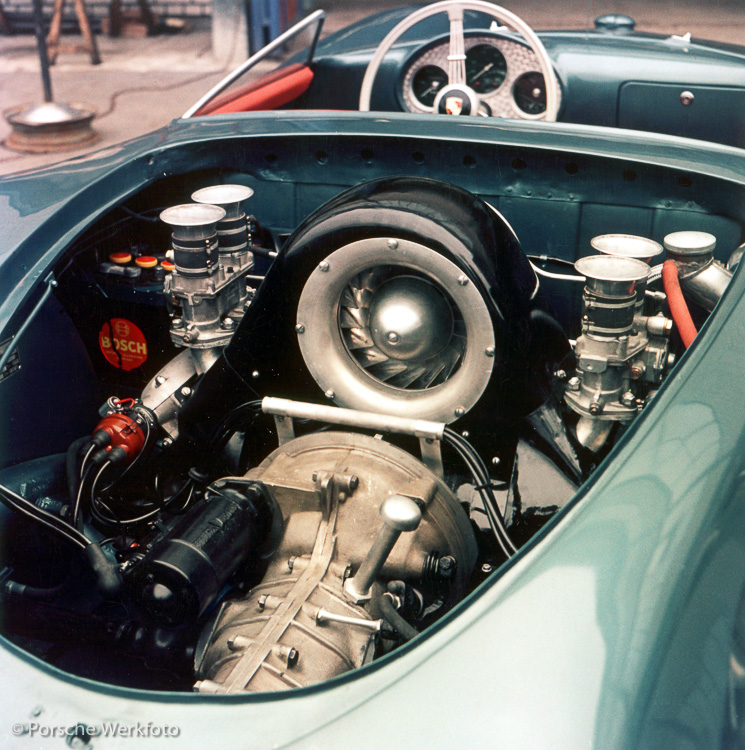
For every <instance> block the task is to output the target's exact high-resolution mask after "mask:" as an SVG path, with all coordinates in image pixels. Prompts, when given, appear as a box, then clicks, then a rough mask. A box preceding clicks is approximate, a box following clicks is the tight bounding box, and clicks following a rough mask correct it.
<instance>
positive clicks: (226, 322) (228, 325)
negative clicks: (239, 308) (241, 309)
mask: <svg viewBox="0 0 745 750" xmlns="http://www.w3.org/2000/svg"><path fill="white" fill-rule="evenodd" d="M220 325H221V326H222V327H223V328H224V329H225V330H226V331H230V330H232V329H233V327H234V326H235V321H234V320H233V319H232V318H223V320H222V323H221V324H220Z"/></svg>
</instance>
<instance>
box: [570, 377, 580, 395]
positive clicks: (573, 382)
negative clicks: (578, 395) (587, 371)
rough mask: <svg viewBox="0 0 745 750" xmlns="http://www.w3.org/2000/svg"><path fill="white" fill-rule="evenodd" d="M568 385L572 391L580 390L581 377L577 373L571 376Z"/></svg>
mask: <svg viewBox="0 0 745 750" xmlns="http://www.w3.org/2000/svg"><path fill="white" fill-rule="evenodd" d="M567 386H568V387H569V390H570V391H578V390H579V386H580V382H579V378H578V377H577V376H576V375H575V376H574V377H571V378H569V382H568V383H567Z"/></svg>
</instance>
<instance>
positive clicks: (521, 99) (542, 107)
mask: <svg viewBox="0 0 745 750" xmlns="http://www.w3.org/2000/svg"><path fill="white" fill-rule="evenodd" d="M512 95H513V96H514V98H515V104H517V106H518V107H519V108H520V109H521V110H522V111H523V112H525V114H527V115H541V114H543V113H544V112H545V111H546V82H545V80H544V79H543V76H542V75H541V74H540V73H538V72H537V71H532V72H530V73H523V75H521V76H520V77H519V78H518V79H517V80H516V81H515V85H514V86H513V88H512Z"/></svg>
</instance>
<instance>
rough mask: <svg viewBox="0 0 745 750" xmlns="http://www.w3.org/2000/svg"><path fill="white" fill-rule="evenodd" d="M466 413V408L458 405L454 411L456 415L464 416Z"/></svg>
mask: <svg viewBox="0 0 745 750" xmlns="http://www.w3.org/2000/svg"><path fill="white" fill-rule="evenodd" d="M465 413H466V410H465V409H464V408H463V407H462V406H458V407H457V408H456V409H455V411H454V414H455V416H456V417H462V416H463V415H464V414H465Z"/></svg>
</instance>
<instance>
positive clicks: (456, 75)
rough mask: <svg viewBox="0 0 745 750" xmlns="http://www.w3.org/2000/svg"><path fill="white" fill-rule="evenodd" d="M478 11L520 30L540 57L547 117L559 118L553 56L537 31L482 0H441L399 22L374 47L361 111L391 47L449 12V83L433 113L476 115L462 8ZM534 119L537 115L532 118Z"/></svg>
mask: <svg viewBox="0 0 745 750" xmlns="http://www.w3.org/2000/svg"><path fill="white" fill-rule="evenodd" d="M466 10H475V11H481V12H482V13H486V14H488V15H490V16H491V17H492V18H494V19H495V20H496V21H497V22H498V23H499V24H501V25H502V26H508V27H510V28H512V29H514V30H515V31H517V32H519V33H520V34H521V35H522V37H523V38H524V39H525V41H526V42H527V43H528V45H529V46H530V48H531V50H532V51H533V53H534V54H535V56H536V57H537V58H538V63H539V67H540V72H541V74H542V75H543V80H544V82H545V87H546V111H545V112H544V113H543V118H542V119H544V120H547V121H549V122H555V121H556V114H557V112H558V110H559V84H558V82H557V80H556V76H555V74H554V68H553V65H552V64H551V59H550V58H549V56H548V53H547V52H546V48H545V47H544V46H543V43H542V42H541V40H540V39H539V38H538V37H537V36H536V33H535V32H534V31H533V30H532V29H531V28H530V26H528V24H527V23H525V21H523V20H522V19H521V18H520V17H519V16H516V15H515V14H514V13H512V12H510V11H509V10H507V9H506V8H502V7H501V6H499V5H492V4H491V3H487V2H484V1H483V0H442V2H439V3H434V4H432V5H428V6H426V7H425V8H421V9H420V10H418V11H415V12H414V13H412V14H411V15H410V16H408V17H407V18H405V19H404V20H403V21H401V22H400V23H399V24H397V25H396V26H395V27H394V28H393V29H391V31H389V32H388V34H386V36H385V38H384V39H383V41H382V42H381V43H380V44H379V45H378V48H377V49H376V50H375V54H374V55H373V58H372V60H370V63H369V64H368V66H367V70H365V77H364V78H363V79H362V88H361V89H360V107H359V108H360V112H369V111H370V96H371V94H372V88H373V83H374V82H375V77H376V76H377V74H378V70H379V69H380V64H381V62H382V61H383V58H384V57H385V55H386V54H387V53H388V50H390V49H391V47H393V45H394V44H395V43H396V42H397V41H398V40H399V38H400V37H401V35H402V34H403V33H404V32H405V31H407V30H408V29H410V28H411V27H412V26H414V25H415V24H417V23H419V21H422V20H424V19H425V18H429V17H430V16H434V15H436V14H437V13H447V14H448V19H449V20H450V54H449V55H448V83H447V85H446V86H443V87H442V88H441V89H440V91H439V92H438V94H437V97H436V98H435V102H434V106H433V108H432V111H433V112H440V113H442V114H464V115H477V114H478V113H479V106H480V99H479V95H478V94H477V93H476V92H475V91H474V90H473V89H472V88H471V87H470V86H468V85H466V52H465V38H464V34H463V11H466ZM532 119H535V118H532Z"/></svg>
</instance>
